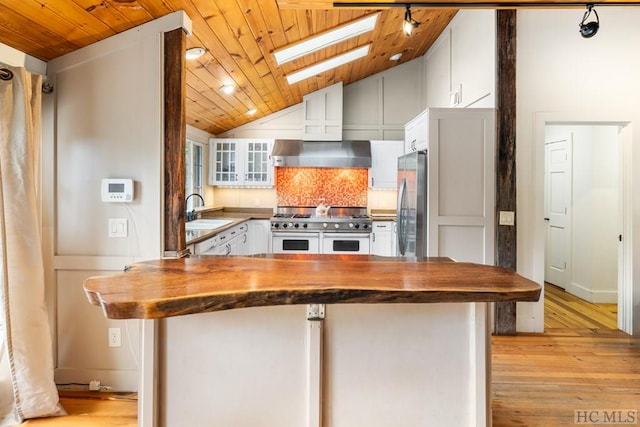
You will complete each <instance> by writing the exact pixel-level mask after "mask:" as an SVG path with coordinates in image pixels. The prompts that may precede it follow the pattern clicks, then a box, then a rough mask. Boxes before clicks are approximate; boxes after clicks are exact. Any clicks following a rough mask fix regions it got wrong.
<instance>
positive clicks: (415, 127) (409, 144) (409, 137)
mask: <svg viewBox="0 0 640 427" xmlns="http://www.w3.org/2000/svg"><path fill="white" fill-rule="evenodd" d="M428 141H429V111H428V110H425V111H423V112H422V113H420V114H418V115H417V116H416V117H415V118H413V119H412V120H411V121H410V122H409V123H407V124H406V126H405V130H404V143H405V148H404V152H405V153H411V152H412V151H418V150H426V149H428V148H429V144H428Z"/></svg>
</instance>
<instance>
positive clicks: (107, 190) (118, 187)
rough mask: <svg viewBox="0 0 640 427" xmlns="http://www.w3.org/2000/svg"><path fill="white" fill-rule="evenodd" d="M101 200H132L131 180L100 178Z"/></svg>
mask: <svg viewBox="0 0 640 427" xmlns="http://www.w3.org/2000/svg"><path fill="white" fill-rule="evenodd" d="M102 201H103V202H131V201H133V180H132V179H130V178H104V179H103V180H102Z"/></svg>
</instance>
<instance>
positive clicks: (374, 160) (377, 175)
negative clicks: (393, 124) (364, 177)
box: [369, 141, 404, 189]
mask: <svg viewBox="0 0 640 427" xmlns="http://www.w3.org/2000/svg"><path fill="white" fill-rule="evenodd" d="M402 154H404V141H371V168H370V169H369V187H370V188H378V189H395V188H396V187H397V185H398V184H397V180H398V157H399V156H402Z"/></svg>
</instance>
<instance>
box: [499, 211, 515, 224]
mask: <svg viewBox="0 0 640 427" xmlns="http://www.w3.org/2000/svg"><path fill="white" fill-rule="evenodd" d="M515 217H516V213H515V212H513V211H500V221H499V224H500V225H516V221H515Z"/></svg>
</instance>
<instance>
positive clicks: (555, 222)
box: [544, 137, 571, 289]
mask: <svg viewBox="0 0 640 427" xmlns="http://www.w3.org/2000/svg"><path fill="white" fill-rule="evenodd" d="M570 147H571V140H570V137H568V138H565V139H562V140H555V141H549V142H547V143H546V144H545V222H546V229H547V238H546V259H545V275H544V280H545V281H547V282H549V283H553V284H554V285H556V286H559V287H561V288H563V289H564V288H566V286H567V284H568V281H569V278H570V275H569V271H570V264H571V245H570V242H571V221H570V218H571V216H570V215H571V212H570V211H571V150H570Z"/></svg>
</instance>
